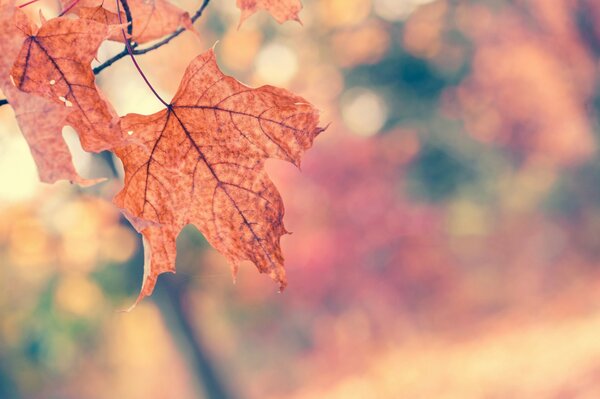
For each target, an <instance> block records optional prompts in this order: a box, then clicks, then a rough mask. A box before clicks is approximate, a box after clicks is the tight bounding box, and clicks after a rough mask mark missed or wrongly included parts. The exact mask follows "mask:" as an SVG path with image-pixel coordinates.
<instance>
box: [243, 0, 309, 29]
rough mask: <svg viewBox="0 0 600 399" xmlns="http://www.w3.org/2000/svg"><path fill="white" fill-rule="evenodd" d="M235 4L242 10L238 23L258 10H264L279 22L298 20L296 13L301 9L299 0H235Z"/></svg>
mask: <svg viewBox="0 0 600 399" xmlns="http://www.w3.org/2000/svg"><path fill="white" fill-rule="evenodd" d="M237 6H238V8H239V9H240V10H242V15H241V18H240V25H242V23H244V21H245V20H246V19H248V18H249V17H250V16H251V15H252V14H254V13H255V12H257V11H259V10H266V11H268V12H270V13H271V15H272V16H273V18H275V20H276V21H277V22H279V23H280V24H282V23H284V22H285V21H298V22H300V17H298V13H299V12H300V10H302V3H301V2H300V0H237Z"/></svg>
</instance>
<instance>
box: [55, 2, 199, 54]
mask: <svg viewBox="0 0 600 399" xmlns="http://www.w3.org/2000/svg"><path fill="white" fill-rule="evenodd" d="M61 1H62V4H63V7H68V6H69V5H70V4H71V3H72V2H73V0H61ZM127 4H128V5H129V9H130V10H131V19H132V21H133V32H132V35H131V40H132V41H134V42H137V43H146V42H149V41H152V40H155V39H159V38H161V37H163V36H165V35H168V34H170V33H172V32H173V31H175V30H176V29H177V28H179V27H181V26H183V27H186V28H188V29H189V28H190V27H191V26H192V21H191V19H190V15H189V14H188V13H187V12H186V11H184V10H182V9H181V8H179V7H177V6H174V5H173V4H171V3H170V2H168V1H166V0H128V1H127ZM71 11H72V12H73V13H75V14H77V15H79V17H80V18H83V19H90V20H93V21H96V22H100V23H104V24H106V25H119V24H120V22H119V16H118V15H117V6H116V3H115V0H79V2H78V3H77V5H76V6H75V7H73V8H72V10H71ZM121 21H123V22H124V23H125V22H126V21H127V18H126V17H125V13H124V12H123V11H121ZM109 39H110V40H114V41H117V42H122V41H123V35H122V34H121V31H115V32H114V33H113V34H111V35H110V37H109Z"/></svg>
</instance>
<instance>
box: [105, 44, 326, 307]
mask: <svg viewBox="0 0 600 399" xmlns="http://www.w3.org/2000/svg"><path fill="white" fill-rule="evenodd" d="M318 119H319V117H318V112H317V110H316V109H315V108H314V107H313V106H312V105H310V104H308V103H307V102H306V101H305V100H304V99H302V98H301V97H298V96H295V95H293V94H291V93H289V92H288V91H286V90H283V89H278V88H275V87H272V86H263V87H260V88H258V89H252V88H249V87H246V86H243V85H242V84H240V83H239V82H237V81H236V80H235V79H233V78H231V77H228V76H225V75H223V73H222V72H221V71H220V70H219V67H218V66H217V63H216V60H215V55H214V52H213V51H212V50H210V51H208V52H206V53H204V54H202V55H200V56H199V57H197V58H196V59H195V60H193V61H192V63H191V64H190V65H189V67H188V69H187V71H186V72H185V75H184V77H183V79H182V83H181V85H180V87H179V90H178V91H177V94H176V95H175V97H174V98H173V100H172V102H171V103H170V104H169V105H168V106H167V108H166V109H164V110H162V111H160V112H157V113H155V114H153V115H149V116H146V115H137V114H129V115H127V116H125V117H124V118H122V119H121V128H122V131H123V136H124V138H129V140H130V143H129V144H128V145H125V146H122V147H119V148H116V150H115V153H116V154H117V156H118V157H119V158H120V159H121V160H122V162H123V166H124V168H125V187H124V188H123V190H122V191H121V192H120V193H119V194H117V196H116V197H115V203H116V204H117V205H118V206H119V207H120V208H122V209H123V212H124V213H125V215H126V216H127V217H128V218H129V220H130V221H131V222H132V224H133V225H134V227H135V228H136V229H137V230H138V231H140V232H141V233H142V234H143V236H144V244H145V250H146V258H147V263H146V265H145V276H144V282H143V287H142V291H141V293H140V297H139V299H141V298H143V297H144V296H146V295H149V294H150V293H151V292H152V290H153V287H154V284H155V282H156V278H157V276H158V275H159V274H160V273H163V272H167V271H170V272H174V271H175V253H176V247H175V239H176V237H177V235H178V234H179V232H180V230H181V229H182V228H183V227H184V226H185V225H187V224H190V223H192V224H194V225H195V226H196V227H197V228H198V229H199V230H200V231H201V232H202V233H203V234H204V236H205V237H206V239H207V240H208V241H209V242H210V243H211V244H212V245H213V246H214V247H215V248H216V249H217V250H219V251H220V252H221V253H223V254H224V255H225V256H226V257H227V258H228V260H229V261H230V262H231V263H232V264H233V265H234V270H235V267H236V265H237V263H238V262H239V261H241V260H250V261H252V262H253V263H254V264H255V265H256V267H257V268H258V269H259V271H260V272H261V273H268V274H269V275H270V276H271V277H272V278H273V279H274V280H275V281H277V282H278V283H279V285H280V288H281V289H283V288H284V287H285V285H286V278H285V270H284V268H283V257H282V254H281V248H280V246H279V240H280V237H281V236H282V235H283V234H285V233H286V230H285V228H284V226H283V214H284V209H283V203H282V200H281V197H280V195H279V193H278V192H277V189H276V188H275V186H274V185H273V183H272V182H271V180H270V179H269V177H268V176H267V174H266V172H265V170H264V168H263V166H264V162H265V160H266V159H267V158H279V159H283V160H287V161H290V162H292V163H294V164H296V165H299V164H300V158H301V156H302V154H303V153H304V151H305V150H306V149H308V148H310V147H311V145H312V142H313V139H314V138H315V137H316V136H317V135H318V134H319V133H321V132H322V131H323V129H321V128H319V127H318V126H317V124H318ZM139 299H138V300H139Z"/></svg>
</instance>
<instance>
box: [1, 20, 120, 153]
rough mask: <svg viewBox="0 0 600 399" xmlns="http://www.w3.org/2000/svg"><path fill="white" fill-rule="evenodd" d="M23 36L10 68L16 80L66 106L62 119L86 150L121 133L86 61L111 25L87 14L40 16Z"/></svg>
mask: <svg viewBox="0 0 600 399" xmlns="http://www.w3.org/2000/svg"><path fill="white" fill-rule="evenodd" d="M22 29H23V33H24V34H25V35H26V36H27V37H26V38H25V41H24V42H23V46H22V48H21V50H20V52H19V54H18V56H17V58H16V61H15V64H14V66H13V69H12V74H11V76H12V77H13V80H14V83H15V86H17V88H19V89H20V90H23V91H25V92H28V93H35V94H37V95H40V96H42V97H44V98H47V99H50V100H51V101H53V102H54V103H57V104H61V105H62V106H63V107H66V108H69V109H70V112H69V114H68V116H67V123H68V124H69V125H71V126H72V127H73V128H75V130H76V131H77V133H78V134H79V137H80V139H81V145H82V147H83V148H84V149H85V150H86V151H92V152H100V151H103V150H106V149H108V148H111V147H112V146H113V145H114V143H115V139H116V138H118V137H119V136H120V131H119V129H118V122H119V118H118V116H117V114H116V113H115V111H114V110H113V108H112V107H111V106H110V104H109V103H108V102H107V101H106V100H105V99H104V96H103V95H102V94H101V92H100V91H99V90H98V88H97V87H96V84H95V77H94V73H93V72H92V68H91V66H90V65H91V62H92V60H93V59H94V57H95V55H96V52H97V51H98V47H99V46H100V43H102V41H103V40H104V39H105V38H106V37H107V36H108V34H109V33H110V30H109V29H108V27H106V26H105V25H102V24H99V23H97V22H93V21H89V20H83V19H78V20H73V19H69V18H66V17H60V18H54V19H51V20H49V21H42V26H41V27H40V28H39V29H38V30H37V32H36V31H35V29H34V28H32V27H31V26H29V25H28V26H24V27H22Z"/></svg>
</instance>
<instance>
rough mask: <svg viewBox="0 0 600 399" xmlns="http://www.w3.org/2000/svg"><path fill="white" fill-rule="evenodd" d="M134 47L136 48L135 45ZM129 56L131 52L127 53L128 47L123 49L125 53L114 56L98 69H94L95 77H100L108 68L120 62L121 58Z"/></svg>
mask: <svg viewBox="0 0 600 399" xmlns="http://www.w3.org/2000/svg"><path fill="white" fill-rule="evenodd" d="M132 47H133V48H135V44H134V45H132ZM127 54H129V51H127V47H125V48H124V49H123V51H121V52H120V53H118V54H115V55H114V56H112V57H111V58H109V59H108V60H106V61H104V62H103V63H102V64H100V65H98V66H97V67H96V68H94V69H93V71H94V75H98V74H99V73H100V72H102V71H103V70H104V69H105V68H108V67H109V66H111V65H112V64H114V63H115V62H117V61H119V60H120V59H121V58H123V57H125V56H127Z"/></svg>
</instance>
